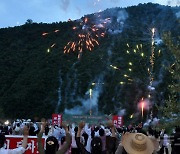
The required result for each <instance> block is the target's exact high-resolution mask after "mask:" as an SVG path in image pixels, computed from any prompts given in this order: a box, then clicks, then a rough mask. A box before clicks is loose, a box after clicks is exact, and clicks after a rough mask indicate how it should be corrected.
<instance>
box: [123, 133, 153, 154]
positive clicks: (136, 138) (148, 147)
mask: <svg viewBox="0 0 180 154" xmlns="http://www.w3.org/2000/svg"><path fill="white" fill-rule="evenodd" d="M122 145H123V147H124V149H125V150H126V152H127V153H128V154H152V153H153V151H154V145H153V143H152V141H151V140H150V139H149V138H148V137H147V136H145V135H144V134H142V133H126V134H125V135H124V136H123V139H122Z"/></svg>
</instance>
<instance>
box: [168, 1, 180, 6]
mask: <svg viewBox="0 0 180 154" xmlns="http://www.w3.org/2000/svg"><path fill="white" fill-rule="evenodd" d="M168 5H171V6H176V5H177V6H179V5H180V0H169V1H168Z"/></svg>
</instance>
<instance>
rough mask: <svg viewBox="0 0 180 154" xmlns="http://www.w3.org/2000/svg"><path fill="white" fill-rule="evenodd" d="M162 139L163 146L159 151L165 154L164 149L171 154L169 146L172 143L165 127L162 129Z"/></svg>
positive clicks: (167, 153) (166, 153)
mask: <svg viewBox="0 0 180 154" xmlns="http://www.w3.org/2000/svg"><path fill="white" fill-rule="evenodd" d="M161 140H162V146H161V149H160V151H159V153H160V154H164V151H165V154H169V150H168V147H169V145H170V143H169V137H168V135H167V132H166V130H165V129H163V130H162V131H161Z"/></svg>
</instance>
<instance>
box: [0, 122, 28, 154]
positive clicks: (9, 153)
mask: <svg viewBox="0 0 180 154" xmlns="http://www.w3.org/2000/svg"><path fill="white" fill-rule="evenodd" d="M23 134H24V136H23V143H22V146H21V147H18V148H16V149H5V148H4V144H5V141H6V138H5V135H4V134H0V154H22V153H24V152H25V149H26V147H27V139H28V135H29V129H28V127H27V126H25V127H24V129H23Z"/></svg>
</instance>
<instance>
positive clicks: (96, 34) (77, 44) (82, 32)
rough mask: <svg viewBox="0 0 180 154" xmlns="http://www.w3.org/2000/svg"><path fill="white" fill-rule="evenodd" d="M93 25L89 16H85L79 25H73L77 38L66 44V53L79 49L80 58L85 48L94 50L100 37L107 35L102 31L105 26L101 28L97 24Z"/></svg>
mask: <svg viewBox="0 0 180 154" xmlns="http://www.w3.org/2000/svg"><path fill="white" fill-rule="evenodd" d="M91 25H92V24H90V22H89V20H88V18H84V20H83V21H82V22H80V24H79V26H74V27H72V29H73V30H74V33H75V39H74V41H70V42H68V43H67V44H66V46H65V47H64V53H69V52H71V51H72V52H75V51H78V58H80V56H81V54H82V52H83V50H89V51H92V50H93V48H94V47H95V45H99V42H98V39H99V38H100V37H104V36H105V33H104V32H101V31H102V29H103V28H104V27H101V29H100V28H98V26H97V25H92V26H91Z"/></svg>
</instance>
